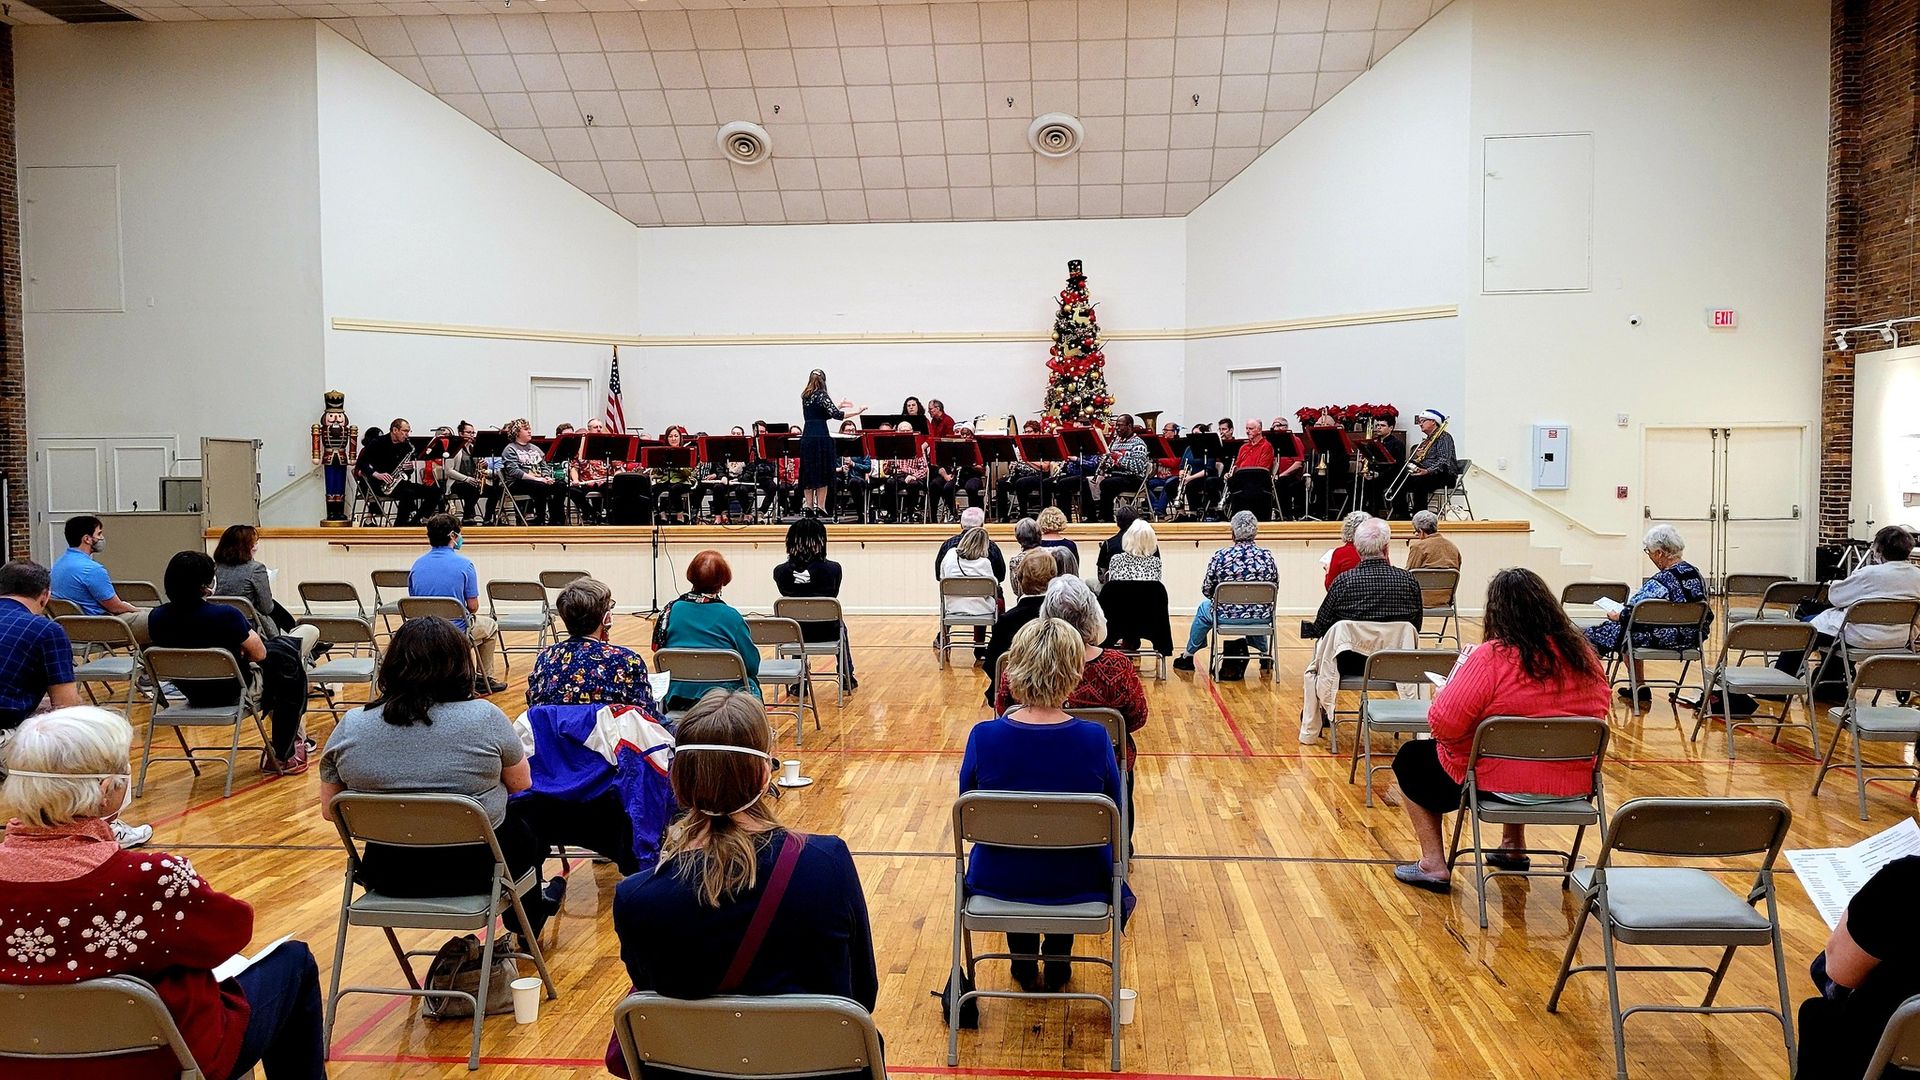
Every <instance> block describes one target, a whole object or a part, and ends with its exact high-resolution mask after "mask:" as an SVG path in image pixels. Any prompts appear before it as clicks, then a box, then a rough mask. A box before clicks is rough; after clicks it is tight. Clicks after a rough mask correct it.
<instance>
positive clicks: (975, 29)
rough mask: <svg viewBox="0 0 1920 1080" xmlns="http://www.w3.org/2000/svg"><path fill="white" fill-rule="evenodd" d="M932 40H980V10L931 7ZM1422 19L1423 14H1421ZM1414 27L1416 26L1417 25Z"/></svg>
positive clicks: (974, 7) (960, 6)
mask: <svg viewBox="0 0 1920 1080" xmlns="http://www.w3.org/2000/svg"><path fill="white" fill-rule="evenodd" d="M932 15H933V40H934V41H935V42H936V43H938V44H943V45H944V44H961V43H965V42H970V41H971V42H977V41H979V40H980V8H979V6H978V5H976V4H935V5H933V11H932ZM1421 16H1422V18H1424V17H1425V12H1422V13H1421ZM1415 25H1418V24H1417V23H1416V24H1415Z"/></svg>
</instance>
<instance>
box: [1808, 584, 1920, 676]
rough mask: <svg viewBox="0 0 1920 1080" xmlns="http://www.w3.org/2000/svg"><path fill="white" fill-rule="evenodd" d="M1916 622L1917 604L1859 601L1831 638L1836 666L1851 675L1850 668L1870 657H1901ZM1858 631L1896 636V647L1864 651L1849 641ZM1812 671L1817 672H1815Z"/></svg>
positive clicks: (1908, 646)
mask: <svg viewBox="0 0 1920 1080" xmlns="http://www.w3.org/2000/svg"><path fill="white" fill-rule="evenodd" d="M1917 620H1920V602H1916V601H1913V600H1861V601H1858V602H1857V603H1855V604H1853V606H1851V607H1849V608H1847V610H1846V611H1845V612H1844V613H1843V614H1842V616H1841V619H1840V632H1839V633H1838V634H1836V635H1834V639H1833V641H1834V644H1833V648H1834V649H1835V650H1836V651H1837V652H1838V653H1839V655H1840V662H1841V663H1842V664H1844V665H1846V671H1847V672H1848V673H1849V675H1851V673H1852V671H1853V669H1854V666H1855V665H1857V664H1859V663H1860V662H1861V661H1862V660H1865V659H1867V658H1868V657H1873V656H1904V655H1906V654H1907V653H1908V652H1909V651H1911V650H1912V648H1913V624H1914V623H1915V621H1917ZM1862 627H1875V628H1878V629H1880V630H1882V631H1885V632H1886V633H1888V634H1893V635H1899V636H1900V637H1901V642H1900V644H1898V645H1892V646H1883V647H1880V648H1867V647H1866V646H1864V645H1855V644H1853V643H1852V642H1851V641H1850V640H1849V639H1850V638H1852V637H1853V636H1854V635H1853V631H1854V630H1856V629H1859V628H1862ZM1815 670H1818V669H1817V668H1816V669H1815Z"/></svg>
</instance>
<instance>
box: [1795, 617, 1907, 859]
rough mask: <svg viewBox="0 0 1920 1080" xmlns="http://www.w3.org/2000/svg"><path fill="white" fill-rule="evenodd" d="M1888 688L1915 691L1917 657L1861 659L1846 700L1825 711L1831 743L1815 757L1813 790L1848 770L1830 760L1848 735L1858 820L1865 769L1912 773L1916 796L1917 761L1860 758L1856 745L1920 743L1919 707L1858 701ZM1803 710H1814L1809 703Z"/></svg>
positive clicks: (1877, 695)
mask: <svg viewBox="0 0 1920 1080" xmlns="http://www.w3.org/2000/svg"><path fill="white" fill-rule="evenodd" d="M1856 606H1857V605H1856ZM1889 690H1891V691H1894V692H1896V693H1898V692H1905V693H1908V694H1913V693H1916V692H1920V656H1916V655H1913V654H1910V653H1909V654H1906V655H1902V656H1871V657H1868V658H1867V659H1865V660H1863V661H1861V663H1860V666H1859V667H1858V668H1856V669H1854V672H1853V681H1852V682H1851V683H1850V684H1848V686H1847V701H1846V704H1844V705H1837V706H1835V707H1834V709H1833V711H1832V712H1831V713H1829V714H1828V717H1829V719H1831V720H1832V721H1833V741H1832V742H1830V743H1828V744H1827V752H1826V753H1825V754H1824V755H1822V756H1821V758H1820V771H1819V772H1817V773H1815V774H1814V777H1813V792H1812V793H1813V794H1815V795H1818V794H1820V785H1821V783H1822V782H1823V781H1825V780H1826V778H1827V773H1828V772H1830V771H1832V770H1834V769H1844V768H1848V766H1846V765H1835V764H1834V763H1833V752H1834V751H1835V750H1837V749H1838V748H1839V746H1840V736H1841V735H1844V734H1851V735H1852V736H1853V739H1852V743H1853V765H1852V769H1853V781H1854V788H1855V791H1856V793H1857V794H1858V796H1859V799H1860V820H1861V821H1865V820H1867V772H1866V771H1867V770H1868V769H1897V770H1900V771H1902V772H1911V773H1913V774H1914V779H1913V794H1920V765H1912V764H1909V763H1907V762H1906V761H1905V760H1904V759H1903V760H1900V761H1895V762H1888V763H1885V764H1880V763H1877V762H1871V761H1862V760H1861V759H1860V744H1861V743H1863V742H1895V743H1909V744H1913V743H1920V708H1914V707H1912V706H1910V705H1879V704H1870V705H1862V704H1861V703H1860V695H1861V694H1863V693H1870V694H1872V695H1873V698H1874V701H1875V702H1878V701H1879V699H1880V695H1881V694H1882V693H1884V692H1886V691H1889ZM1915 704H1920V702H1916V703H1915ZM1807 711H1808V712H1812V711H1813V709H1812V707H1811V705H1809V707H1808V710H1807ZM1908 797H1909V798H1911V797H1912V795H1909V796H1908Z"/></svg>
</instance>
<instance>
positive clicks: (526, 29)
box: [374, 18, 659, 56]
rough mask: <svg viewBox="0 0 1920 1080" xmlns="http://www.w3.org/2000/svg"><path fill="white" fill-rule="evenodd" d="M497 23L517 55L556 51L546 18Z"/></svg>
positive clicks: (508, 44) (503, 20)
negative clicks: (548, 31)
mask: <svg viewBox="0 0 1920 1080" xmlns="http://www.w3.org/2000/svg"><path fill="white" fill-rule="evenodd" d="M496 25H497V26H499V27H500V36H501V37H503V38H505V39H506V40H507V48H509V49H511V50H513V52H514V53H515V54H516V55H517V54H524V53H537V52H552V51H554V50H553V36H552V35H551V34H548V33H547V20H545V19H532V18H518V19H499V20H496ZM654 48H659V45H657V44H656V45H654ZM374 55H376V56H377V55H379V54H378V53H375V54H374Z"/></svg>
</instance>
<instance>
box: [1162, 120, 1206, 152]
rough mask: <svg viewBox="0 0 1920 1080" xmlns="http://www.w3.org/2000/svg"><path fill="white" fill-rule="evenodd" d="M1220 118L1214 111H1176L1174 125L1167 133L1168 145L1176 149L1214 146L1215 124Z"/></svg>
mask: <svg viewBox="0 0 1920 1080" xmlns="http://www.w3.org/2000/svg"><path fill="white" fill-rule="evenodd" d="M1217 119H1218V116H1217V114H1215V113H1212V112H1191V113H1174V114H1173V126H1172V129H1171V130H1170V131H1169V132H1168V134H1167V145H1168V146H1171V147H1173V148H1174V149H1176V150H1182V149H1185V150H1193V149H1207V150H1211V149H1212V148H1213V125H1214V121H1215V120H1217Z"/></svg>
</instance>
